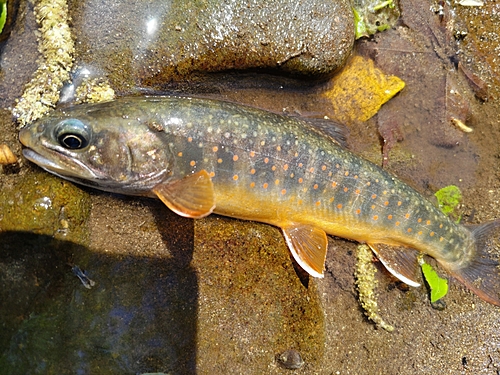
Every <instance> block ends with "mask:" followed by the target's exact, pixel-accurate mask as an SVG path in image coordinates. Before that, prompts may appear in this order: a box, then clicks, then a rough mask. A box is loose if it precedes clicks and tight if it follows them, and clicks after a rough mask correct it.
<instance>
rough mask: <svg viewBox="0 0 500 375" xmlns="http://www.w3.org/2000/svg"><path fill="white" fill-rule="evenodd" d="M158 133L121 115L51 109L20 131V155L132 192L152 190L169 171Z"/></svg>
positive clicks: (87, 181) (90, 182)
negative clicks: (50, 112)
mask: <svg viewBox="0 0 500 375" xmlns="http://www.w3.org/2000/svg"><path fill="white" fill-rule="evenodd" d="M161 137H162V133H161V132H153V131H151V129H150V128H148V127H147V126H145V125H141V124H140V123H133V122H130V121H127V119H124V118H123V117H121V116H120V117H116V116H115V117H103V116H100V115H99V114H98V113H94V114H92V113H91V114H90V115H89V114H88V113H87V114H79V113H74V112H72V111H67V112H64V111H59V112H56V113H54V114H53V115H50V116H47V117H44V118H42V119H40V120H38V121H36V122H33V123H32V124H30V125H28V126H26V127H24V128H23V129H22V130H21V131H20V133H19V139H20V141H21V143H22V144H23V145H24V146H25V147H26V148H25V149H23V155H24V156H25V157H26V158H27V159H28V160H30V161H31V162H33V163H35V164H37V165H39V166H40V167H42V168H43V169H45V170H46V171H48V172H50V173H53V174H55V175H57V176H59V177H62V178H65V179H67V180H70V181H73V182H76V183H79V184H82V185H86V186H91V187H94V188H97V189H101V190H105V191H111V192H116V193H122V194H132V195H151V193H150V192H151V189H152V188H153V187H154V186H156V185H157V184H159V183H161V182H163V181H165V180H167V179H168V178H169V176H170V175H171V174H172V173H171V169H172V163H173V157H172V154H171V152H170V151H169V148H168V147H167V146H166V145H165V142H164V140H163V139H162V138H161Z"/></svg>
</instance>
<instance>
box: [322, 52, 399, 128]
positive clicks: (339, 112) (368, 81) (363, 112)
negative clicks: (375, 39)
mask: <svg viewBox="0 0 500 375" xmlns="http://www.w3.org/2000/svg"><path fill="white" fill-rule="evenodd" d="M332 82H333V87H332V88H331V89H329V90H327V91H326V92H325V93H324V95H325V96H326V97H327V98H328V99H330V100H331V102H332V105H333V108H334V110H335V112H334V113H335V117H334V119H335V120H336V121H339V122H343V123H347V124H348V123H352V122H353V121H366V120H368V119H369V118H370V117H372V116H373V115H374V114H376V113H377V112H378V110H379V109H380V107H381V106H382V104H384V103H385V102H387V101H388V100H389V99H390V98H392V97H393V96H394V95H396V94H397V93H398V92H399V91H401V90H402V89H403V87H404V86H405V83H404V82H403V81H402V80H401V79H399V78H398V77H396V76H388V75H386V74H384V72H382V71H381V70H380V69H378V68H376V67H375V66H374V64H373V61H372V60H370V59H365V58H363V57H360V56H354V57H353V58H352V59H351V61H350V62H349V63H348V65H347V66H346V67H345V68H344V69H343V70H342V71H341V72H340V73H339V74H338V75H337V76H335V77H334V78H333V81H332Z"/></svg>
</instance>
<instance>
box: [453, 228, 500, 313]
mask: <svg viewBox="0 0 500 375" xmlns="http://www.w3.org/2000/svg"><path fill="white" fill-rule="evenodd" d="M499 228H500V220H495V221H492V222H489V223H484V224H481V225H476V226H471V227H469V229H470V230H471V234H472V238H473V246H474V247H475V248H474V249H473V250H472V252H471V256H470V258H469V260H468V261H467V262H465V264H463V265H462V267H459V268H458V269H457V268H453V267H452V273H453V276H454V277H455V278H457V279H458V280H459V281H460V282H462V283H463V284H464V285H465V286H467V287H468V288H469V289H470V290H472V291H473V292H474V293H475V294H477V295H478V296H479V297H480V298H481V299H483V300H485V301H486V302H489V303H492V304H494V305H497V306H500V268H499V262H498V261H499V259H500V248H499V244H500V241H499V239H498V238H497V237H496V236H495V234H498V229H499Z"/></svg>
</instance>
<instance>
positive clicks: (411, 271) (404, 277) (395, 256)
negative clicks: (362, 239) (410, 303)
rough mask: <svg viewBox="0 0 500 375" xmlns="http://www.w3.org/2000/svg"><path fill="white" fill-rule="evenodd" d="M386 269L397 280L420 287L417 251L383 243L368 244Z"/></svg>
mask: <svg viewBox="0 0 500 375" xmlns="http://www.w3.org/2000/svg"><path fill="white" fill-rule="evenodd" d="M368 246H370V248H371V249H372V251H373V252H374V253H375V255H376V256H377V258H378V259H379V260H380V262H381V263H382V264H383V265H384V266H385V268H386V269H387V270H388V271H389V272H390V273H391V274H392V275H393V276H395V277H396V278H398V279H399V280H401V281H402V282H404V283H405V284H408V285H410V286H413V287H419V286H420V283H419V282H418V281H417V274H418V270H419V268H420V267H419V265H418V260H417V255H418V254H419V252H418V251H417V250H414V249H411V248H408V247H406V246H393V245H386V244H382V243H376V244H373V243H368Z"/></svg>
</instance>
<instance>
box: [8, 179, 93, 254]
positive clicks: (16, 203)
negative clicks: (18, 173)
mask: <svg viewBox="0 0 500 375" xmlns="http://www.w3.org/2000/svg"><path fill="white" fill-rule="evenodd" d="M89 215H90V199H89V196H88V194H87V193H86V192H84V191H83V190H81V189H80V188H78V187H76V186H75V185H73V184H72V183H70V182H66V181H64V180H62V179H60V178H58V177H55V176H52V175H49V174H48V173H45V172H42V173H33V174H26V175H23V176H22V178H20V179H19V180H18V181H17V182H16V183H15V184H14V185H12V186H10V185H9V186H5V187H4V188H2V190H1V191H0V231H9V230H12V231H13V230H17V231H29V232H33V233H37V234H45V235H49V236H54V237H55V238H58V239H65V240H71V241H74V242H76V243H80V244H86V243H87V242H88V238H87V236H88V234H87V231H86V223H87V220H88V217H89Z"/></svg>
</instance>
